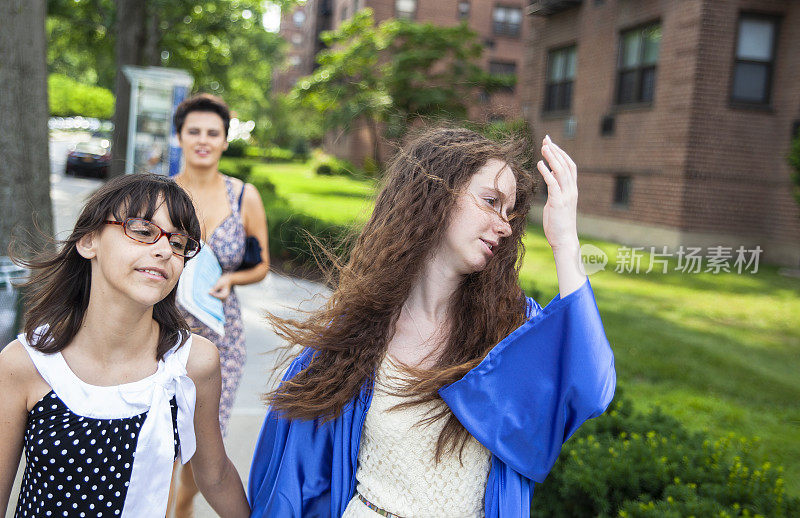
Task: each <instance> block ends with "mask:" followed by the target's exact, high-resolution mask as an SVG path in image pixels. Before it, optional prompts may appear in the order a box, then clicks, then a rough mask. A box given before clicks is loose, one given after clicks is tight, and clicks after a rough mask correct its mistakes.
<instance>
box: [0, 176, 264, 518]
mask: <svg viewBox="0 0 800 518" xmlns="http://www.w3.org/2000/svg"><path fill="white" fill-rule="evenodd" d="M199 239H200V226H199V223H198V220H197V217H196V215H195V212H194V209H193V207H192V202H191V200H190V199H189V197H188V196H187V195H186V193H185V192H184V191H183V190H182V189H181V188H180V187H178V186H177V185H176V184H175V183H174V182H173V181H171V180H168V179H166V178H164V177H161V176H157V175H150V174H142V175H138V174H137V175H129V176H125V177H121V178H116V179H114V180H111V181H109V182H108V183H107V184H105V185H104V186H103V187H101V188H100V189H99V190H98V191H97V192H96V193H95V194H94V195H93V196H92V197H91V198H90V199H89V201H88V202H87V204H86V206H85V207H84V209H83V211H82V212H81V214H80V216H79V218H78V221H77V223H76V225H75V229H74V230H73V231H72V234H71V235H70V236H69V237H68V238H67V240H66V241H65V242H64V243H63V246H62V247H61V249H60V250H58V251H56V252H51V253H43V254H42V255H40V256H38V257H36V258H35V259H31V260H26V261H23V263H24V264H25V265H26V266H28V267H29V268H30V269H31V272H32V277H31V279H30V281H29V282H28V283H27V285H26V287H27V290H28V293H27V297H26V302H27V308H28V309H27V312H26V315H25V328H24V332H23V333H22V334H20V335H19V336H18V339H17V340H15V341H13V342H12V343H11V344H9V345H8V346H7V347H6V348H5V349H3V351H2V353H0V393H2V394H3V397H2V398H0V509H3V510H4V512H5V510H6V508H7V506H8V502H9V496H10V495H9V493H10V491H11V486H12V484H13V481H14V475H15V473H16V471H17V466H18V464H19V460H20V455H21V452H22V450H23V449H24V451H25V458H26V463H25V472H24V475H23V478H22V484H21V487H20V493H19V498H18V500H17V505H16V514H15V516H17V517H26V516H30V517H33V516H36V517H40V516H75V517H79V516H91V517H100V516H104V517H118V516H122V517H137V518H138V517H143V516H154V517H155V516H165V514H166V508H167V500H168V495H169V488H170V481H171V477H172V468H173V462H174V461H175V459H177V458H180V459H181V461H182V462H184V463H186V462H187V461H188V460H189V459H192V464H193V465H194V470H195V474H196V477H197V483H198V486H199V487H200V489H201V491H202V492H203V494H204V495H205V497H206V499H207V500H208V501H209V503H210V504H211V506H212V507H213V508H214V509H215V510H216V511H217V512H218V513H219V514H220V515H222V516H226V517H227V516H231V517H244V516H248V514H249V507H248V505H247V501H246V500H245V495H244V490H243V487H242V482H241V479H240V478H239V475H238V473H237V472H236V470H235V468H234V467H233V464H232V463H231V462H230V460H229V459H228V457H227V455H226V453H225V448H224V446H223V443H222V436H221V434H220V428H219V419H218V408H219V395H220V368H219V356H218V354H217V349H216V347H215V346H214V345H213V344H212V343H211V342H209V341H208V340H206V339H204V338H201V337H199V336H196V335H193V334H191V333H190V332H189V328H188V326H187V324H186V322H185V321H184V319H183V318H182V317H181V315H180V313H179V312H178V309H177V308H176V307H175V287H176V284H177V282H178V278H179V277H180V274H181V272H182V271H183V267H184V264H185V262H186V261H188V260H190V258H191V257H192V256H194V255H195V254H197V252H198V250H199V246H200V245H199Z"/></svg>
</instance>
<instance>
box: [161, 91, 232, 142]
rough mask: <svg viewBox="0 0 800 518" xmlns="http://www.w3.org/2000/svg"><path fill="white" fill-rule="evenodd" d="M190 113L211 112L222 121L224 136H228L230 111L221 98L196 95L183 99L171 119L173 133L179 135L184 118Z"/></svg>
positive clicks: (209, 95)
mask: <svg viewBox="0 0 800 518" xmlns="http://www.w3.org/2000/svg"><path fill="white" fill-rule="evenodd" d="M191 112H211V113H216V114H217V115H219V116H220V118H221V119H222V126H223V127H224V128H225V136H226V137H227V136H228V128H229V127H230V125H231V109H230V108H228V105H227V104H225V101H223V100H222V98H221V97H217V96H216V95H211V94H197V95H193V96H191V97H189V98H188V99H184V100H183V102H181V103H180V104H179V105H178V107H177V108H175V115H174V116H173V117H172V124H173V125H174V126H175V131H176V132H177V133H178V135H180V133H181V130H182V129H183V123H184V122H185V121H186V116H187V115H189V114H190V113H191Z"/></svg>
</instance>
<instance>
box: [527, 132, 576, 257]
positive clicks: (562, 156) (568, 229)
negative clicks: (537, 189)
mask: <svg viewBox="0 0 800 518" xmlns="http://www.w3.org/2000/svg"><path fill="white" fill-rule="evenodd" d="M542 156H543V157H544V158H545V160H547V164H548V165H549V166H550V167H549V168H548V166H547V165H545V163H544V160H540V161H539V163H538V164H536V167H537V169H538V170H539V173H541V175H542V178H544V181H545V183H546V184H547V203H546V204H545V206H544V212H543V214H542V227H543V229H544V235H545V237H546V238H547V242H548V243H549V244H550V248H552V249H553V252H554V253H555V252H556V251H557V250H559V249H570V250H574V249H576V248H578V247H579V244H578V224H577V213H578V167H577V166H576V165H575V162H573V161H572V159H571V158H570V157H569V155H568V154H567V153H565V152H564V150H562V149H561V148H560V147H558V146H556V145H555V144H554V143H553V141H552V140H550V137H549V136H546V137H545V138H544V139H543V140H542Z"/></svg>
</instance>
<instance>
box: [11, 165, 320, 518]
mask: <svg viewBox="0 0 800 518" xmlns="http://www.w3.org/2000/svg"><path fill="white" fill-rule="evenodd" d="M51 182H52V189H51V191H52V192H51V195H52V199H53V213H54V220H55V221H54V227H55V231H56V237H57V238H61V239H64V238H66V237H67V235H68V234H69V232H70V231H71V230H72V227H73V225H74V223H75V220H76V219H77V217H78V214H79V212H80V210H81V209H82V207H83V203H84V202H85V200H86V199H87V198H88V197H89V196H90V195H91V193H92V192H94V191H95V190H96V189H97V188H98V187H99V186H100V185H102V182H100V181H97V180H86V179H77V178H70V177H65V176H62V175H60V174H57V173H55V174H53V175H52V176H51ZM236 292H237V294H238V295H239V300H240V302H241V306H242V317H243V319H244V332H245V340H246V343H247V361H246V363H245V367H244V374H243V376H242V382H241V385H240V386H239V391H238V393H237V395H236V401H235V403H234V406H233V409H232V411H231V420H230V424H229V426H228V437H227V438H226V439H225V448H226V450H227V452H228V456H229V457H230V458H231V460H232V461H233V463H234V465H235V466H236V468H237V470H238V471H239V474H240V475H241V477H242V481H243V483H244V484H245V486H246V485H247V476H248V473H249V471H250V460H251V458H252V454H253V449H254V447H255V442H256V439H257V438H258V433H259V430H260V428H261V423H262V421H263V419H264V415H265V414H266V407H265V406H264V404H263V403H262V401H261V395H262V394H264V393H265V392H266V391H268V390H269V389H270V388H271V387H272V386H274V383H275V382H276V381H277V380H278V379H279V377H280V376H279V373H276V372H274V371H275V367H276V365H277V363H279V360H280V359H281V358H282V357H283V352H282V351H283V350H282V349H281V346H282V345H283V342H282V341H281V340H280V339H279V338H278V337H277V336H276V335H275V333H274V332H272V330H271V328H270V327H269V325H268V324H267V323H266V321H265V320H264V315H265V313H266V312H267V311H269V312H272V313H274V314H276V315H280V316H283V317H289V316H293V315H296V316H302V315H301V313H299V312H298V310H301V311H302V310H311V309H314V308H316V307H319V305H321V304H322V303H323V302H324V300H325V298H326V297H327V295H328V291H327V290H326V288H325V287H324V286H323V285H321V284H318V283H314V282H310V281H306V280H302V279H296V278H292V277H287V276H285V275H281V274H276V273H270V274H269V275H268V276H267V278H266V279H264V281H262V282H260V283H258V284H252V285H249V286H239V287H237V288H236ZM23 469H24V454H23V459H22V462H21V463H20V469H19V471H18V473H17V478H16V481H15V483H14V488H13V489H12V493H11V499H10V501H9V503H8V510H7V512H6V516H7V517H10V516H13V515H14V509H15V507H16V501H17V495H18V494H19V484H20V480H21V478H22V470H23ZM195 510H196V512H195V516H196V517H197V518H210V517H215V516H217V515H216V513H214V511H213V510H212V509H211V507H210V506H209V505H208V504H207V503H206V502H205V500H203V497H202V495H198V497H197V499H196V502H195Z"/></svg>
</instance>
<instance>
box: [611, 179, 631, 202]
mask: <svg viewBox="0 0 800 518" xmlns="http://www.w3.org/2000/svg"><path fill="white" fill-rule="evenodd" d="M630 200H631V177H630V176H622V175H618V176H615V177H614V205H615V206H617V207H628V205H630Z"/></svg>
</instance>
